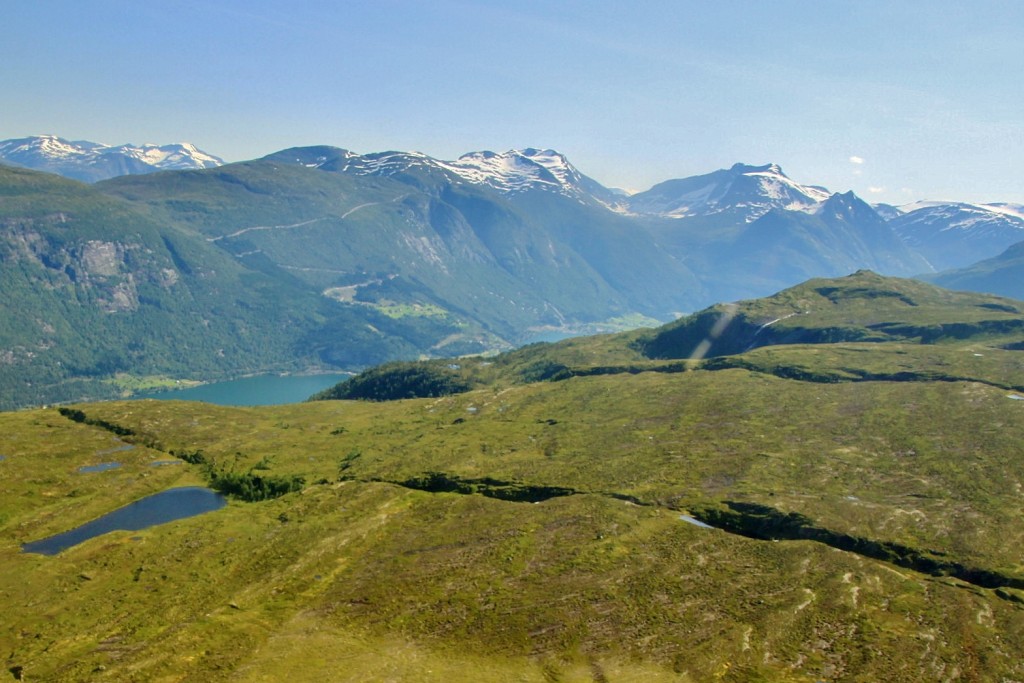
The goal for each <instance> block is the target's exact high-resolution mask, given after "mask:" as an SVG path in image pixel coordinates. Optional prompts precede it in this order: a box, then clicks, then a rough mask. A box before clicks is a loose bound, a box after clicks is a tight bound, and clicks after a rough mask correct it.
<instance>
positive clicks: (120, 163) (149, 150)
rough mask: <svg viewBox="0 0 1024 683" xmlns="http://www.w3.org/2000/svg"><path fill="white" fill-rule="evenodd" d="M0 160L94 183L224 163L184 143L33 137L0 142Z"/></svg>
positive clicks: (52, 136)
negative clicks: (116, 141)
mask: <svg viewBox="0 0 1024 683" xmlns="http://www.w3.org/2000/svg"><path fill="white" fill-rule="evenodd" d="M0 160H2V161H5V162H7V163H12V164H15V165H17V166H24V167H26V168H32V169H36V170H40V171H48V172H51V173H58V174H60V175H63V176H67V177H69V178H76V179H78V180H86V181H96V180H103V179H106V178H111V177H114V176H118V175H125V174H135V173H151V172H153V171H164V170H185V169H201V168H214V167H217V166H221V165H223V164H224V160H223V159H221V158H219V157H216V156H213V155H212V154H209V153H207V152H204V151H202V150H200V149H198V148H197V147H196V146H195V145H192V144H190V143H187V142H183V143H177V144H170V145H153V144H145V145H141V146H136V145H131V144H126V145H118V146H113V145H106V144H103V143H99V142H90V141H88V140H76V141H73V142H72V141H69V140H65V139H64V138H60V137H57V136H56V135H37V136H32V137H27V138H17V139H12V140H3V141H0Z"/></svg>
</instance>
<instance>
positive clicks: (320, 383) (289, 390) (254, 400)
mask: <svg viewBox="0 0 1024 683" xmlns="http://www.w3.org/2000/svg"><path fill="white" fill-rule="evenodd" d="M348 377H349V376H348V375H343V374H330V375H259V376H257V377H243V378H242V379H235V380H231V381H228V382H211V383H210V384H203V385H201V386H198V387H191V388H189V389H178V390H174V391H147V392H142V393H139V394H136V395H135V396H133V398H156V399H162V400H169V401H203V402H204V403H214V404H216V405H221V406H271V405H281V404H284V403H300V402H302V401H305V400H306V399H307V398H309V397H310V396H312V395H313V394H315V393H317V392H319V391H323V390H324V389H327V388H329V387H333V386H334V385H335V384H337V383H338V382H341V381H342V380H345V379H347V378H348Z"/></svg>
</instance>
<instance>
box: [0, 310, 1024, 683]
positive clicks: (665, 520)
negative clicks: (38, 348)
mask: <svg viewBox="0 0 1024 683" xmlns="http://www.w3.org/2000/svg"><path fill="white" fill-rule="evenodd" d="M1007 305H1009V304H1007ZM1011 336H1012V335H1011ZM633 338H635V335H634V336H633ZM626 339H627V341H628V338H626ZM1009 339H1010V337H1007V336H1003V337H984V338H977V339H967V340H958V341H950V342H948V343H942V344H930V345H921V344H912V343H910V342H909V341H908V340H907V339H904V340H901V341H898V342H872V343H865V342H861V343H860V345H856V344H855V345H838V346H835V345H829V344H814V345H796V346H773V347H766V348H762V349H757V350H755V351H753V352H751V353H748V354H743V355H741V356H733V357H730V358H731V359H732V360H733V361H740V360H742V361H744V363H746V364H747V365H746V366H744V365H743V364H742V363H739V362H737V363H736V364H735V366H733V367H722V366H720V365H716V364H715V363H716V362H720V361H721V359H709V360H708V361H705V363H707V364H709V365H707V366H704V365H701V364H699V363H692V362H691V363H690V364H689V365H687V364H686V363H683V362H680V361H644V360H643V359H642V357H641V356H640V355H639V352H638V351H637V350H636V349H635V348H632V349H631V348H630V347H629V346H621V347H620V346H619V342H620V341H621V340H620V339H619V338H617V337H614V336H613V337H600V338H596V339H594V340H592V341H589V342H588V341H587V340H572V341H571V342H568V343H566V344H564V345H545V346H540V347H534V348H532V349H526V350H522V351H520V352H517V353H518V354H519V355H518V356H517V357H516V358H518V360H515V361H506V360H505V359H503V358H499V359H497V360H495V361H494V364H493V365H490V366H486V365H485V366H483V367H481V368H477V371H478V372H479V373H485V372H490V371H492V369H494V368H496V367H498V368H500V367H501V364H502V363H506V362H507V363H509V367H513V368H520V369H521V368H524V367H529V366H530V363H532V362H546V363H555V362H561V364H562V365H563V366H564V367H566V368H570V369H571V370H573V372H570V373H569V374H568V375H561V376H558V377H555V376H552V377H549V378H547V381H534V382H524V381H522V376H521V375H520V376H519V379H516V380H515V381H512V380H511V379H508V378H509V377H512V375H508V376H506V377H505V378H504V379H503V378H502V377H500V376H498V378H497V379H496V380H494V381H490V380H488V381H489V382H490V383H489V384H488V383H487V382H485V381H484V379H483V375H482V374H481V375H480V378H479V382H480V384H479V388H476V389H471V390H469V391H466V392H463V393H459V394H456V395H449V396H440V397H433V398H423V399H413V400H400V401H389V402H377V403H370V402H356V401H319V402H314V403H307V404H301V405H293V406H282V407H274V408H248V409H233V408H224V407H215V406H205V405H200V404H188V403H175V402H151V401H144V402H131V403H105V404H92V405H82V406H78V407H77V408H78V409H79V410H81V411H82V412H83V413H84V416H85V418H86V421H85V422H76V421H73V420H70V419H68V418H67V417H65V416H64V415H62V414H60V413H59V412H57V411H26V412H20V413H6V414H0V454H2V455H4V456H5V458H4V460H3V461H0V488H2V489H3V491H2V493H3V495H2V496H0V568H2V571H0V600H2V601H3V604H4V605H5V619H4V620H3V622H2V624H0V647H2V648H3V652H6V653H10V654H9V655H8V659H7V667H8V668H10V669H12V670H13V669H15V668H17V667H21V668H20V669H18V671H20V672H22V674H23V675H24V676H25V677H26V679H28V680H32V678H33V677H34V678H35V679H37V680H57V681H61V680H66V681H77V680H85V679H88V680H112V681H113V680H117V681H122V680H139V681H142V680H161V681H186V680H187V681H274V680H282V679H288V680H299V681H319V680H335V681H362V680H445V681H479V680H494V681H523V680H525V681H550V680H563V681H576V680H579V681H593V680H596V681H602V680H609V681H622V680H625V681H639V680H643V681H648V680H652V681H659V680H666V681H705V680H708V681H713V680H726V681H729V680H732V681H751V680H755V681H756V680H761V681H822V680H825V681H879V680H884V681H921V680H951V681H988V680H1019V679H1021V678H1022V677H1024V665H1022V663H1021V662H1022V661H1024V656H1022V655H1024V645H1022V643H1024V590H1022V587H1024V556H1022V554H1021V551H1020V548H1021V547H1024V529H1021V527H1020V524H1019V520H1020V518H1021V515H1022V513H1024V509H1022V508H1024V493H1022V486H1024V447H1022V444H1024V419H1022V417H1024V415H1022V411H1024V400H1020V399H1019V398H1018V396H1019V394H1018V393H1017V391H1016V390H1013V389H1007V388H1005V387H1003V386H1000V383H1004V384H1012V385H1015V386H1020V385H1022V384H1024V380H1022V378H1021V376H1020V375H1021V372H1022V371H1021V368H1020V361H1017V360H1005V359H1016V358H1018V357H1019V356H1018V354H1019V353H1020V351H1016V350H1013V349H1012V348H1006V347H1008V346H1010V347H1012V342H1011V341H1009ZM1018 341H1019V340H1018ZM588 344H593V348H591V349H590V350H589V351H588V350H587V347H588ZM967 345H970V348H971V349H973V350H971V351H968V350H966V349H967ZM615 347H618V348H619V349H620V350H619V351H615V350H614V348H615ZM868 348H870V349H872V351H871V352H869V351H866V350H864V349H868ZM918 349H924V350H926V351H927V353H917V350H918ZM765 353H775V354H785V355H784V357H781V360H780V359H776V360H777V361H778V363H779V364H780V365H781V364H783V361H784V362H785V363H788V364H789V365H788V366H793V365H795V364H797V363H801V362H802V363H804V364H805V365H806V366H807V367H813V368H815V369H816V372H815V373H814V374H811V375H805V376H801V377H799V378H796V377H794V376H787V375H786V374H785V373H773V372H766V371H764V369H763V368H760V367H759V364H762V365H765V364H766V363H767V361H765V360H764V356H763V354H765ZM976 353H977V354H982V355H980V356H976V355H974V354H976ZM532 354H542V357H541V358H540V359H539V360H538V359H537V358H533V359H529V358H528V357H529V356H531V355H532ZM959 354H969V358H970V359H979V360H980V361H982V362H987V361H988V360H989V359H993V360H992V361H991V362H992V363H993V364H992V365H983V366H979V368H975V369H974V373H975V377H974V379H973V380H967V379H962V380H956V379H953V378H951V377H942V378H938V379H936V378H933V377H932V376H931V375H930V374H929V373H932V372H933V371H934V369H935V366H936V365H940V364H941V363H943V362H947V360H948V361H949V362H953V361H952V360H950V359H955V358H959ZM876 355H878V356H880V357H882V358H883V360H880V361H877V362H879V363H890V362H893V361H892V359H894V358H898V359H900V361H899V362H901V363H904V364H906V365H907V366H908V369H906V372H907V373H909V374H906V375H901V381H896V380H895V379H892V378H890V379H887V380H879V379H874V380H871V379H866V378H865V377H866V375H867V374H870V373H875V372H877V371H878V367H877V366H876V365H875V363H876V360H875V359H876ZM588 358H589V359H591V360H592V361H594V363H592V364H591V365H590V366H589V367H591V368H595V367H602V368H604V371H603V372H602V373H599V374H590V375H586V374H585V373H580V372H577V371H578V370H580V369H581V368H583V367H584V362H585V361H586V360H587V359H588ZM611 360H616V361H617V362H618V361H623V362H625V361H629V362H634V363H643V362H648V363H650V366H649V368H650V369H652V370H656V369H662V370H665V369H666V368H670V364H671V363H676V365H677V366H679V367H690V368H691V369H690V371H686V372H684V371H671V372H669V371H662V372H655V371H644V372H641V371H639V368H638V367H630V368H628V369H626V370H622V371H619V372H612V371H611V370H609V369H608V368H610V367H611V366H612V363H611V362H609V361H611ZM964 362H965V363H967V362H968V361H966V360H965V361H964ZM858 363H860V365H857V364H858ZM704 367H707V369H702V368H704ZM965 367H967V366H965ZM858 368H859V370H860V371H863V372H858ZM463 369H464V368H463V367H461V366H460V368H459V370H458V372H462V371H463ZM670 369H677V368H670ZM968 369H969V368H968ZM493 371H494V372H495V373H496V375H498V374H500V373H499V370H493ZM574 373H575V374H574ZM829 373H832V376H831V379H829V380H828V381H821V377H823V376H826V375H828V374H829ZM843 373H845V375H844V374H843ZM809 379H810V380H817V381H808V380H809ZM853 380H856V381H853ZM90 423H91V424H90ZM114 426H116V428H117V429H118V431H120V432H122V433H121V435H120V436H117V439H118V440H117V441H115V434H113V433H112V432H111V431H110V430H111V429H112V428H114ZM127 432H130V433H127ZM124 444H134V448H132V449H130V450H120V451H117V452H116V454H112V453H111V452H110V449H112V448H123V445H124ZM172 452H173V453H174V454H176V455H177V456H181V457H182V458H185V459H187V460H189V461H191V462H194V463H205V464H193V465H189V464H180V465H173V466H172V465H164V466H160V467H154V466H151V464H150V463H152V462H153V461H157V460H166V459H169V458H171V457H172V456H171V453H172ZM115 458H116V459H117V460H118V461H120V462H121V463H122V466H121V467H120V468H118V469H114V470H110V471H107V472H97V473H93V474H83V473H79V472H77V468H78V467H79V466H81V465H88V464H95V463H96V462H98V461H106V460H111V459H115ZM226 472H230V473H234V474H236V475H240V476H241V475H252V476H259V477H279V478H294V477H302V478H303V479H304V480H305V482H306V486H305V487H304V488H303V489H302V490H301V491H297V492H294V493H289V494H287V495H284V496H282V497H279V498H276V499H273V500H268V501H263V502H258V503H246V502H242V501H239V500H234V501H232V502H231V503H230V504H229V505H228V506H227V507H226V508H224V509H222V510H220V511H217V512H214V513H210V514H207V515H205V516H201V517H196V518H192V519H188V520H182V521H179V522H175V523H171V524H166V525H162V526H159V527H154V528H151V529H149V530H146V531H142V532H133V533H124V532H115V533H112V534H108V535H106V536H103V537H100V538H96V539H93V540H91V541H88V542H86V543H83V544H81V545H79V546H76V547H74V548H71V549H69V550H66V551H64V552H63V553H61V554H60V555H58V556H55V557H42V556H37V555H27V554H23V553H20V552H19V544H20V543H23V542H25V541H29V540H35V539H38V538H41V537H44V536H47V535H49V534H52V533H55V532H59V531H63V530H65V529H67V528H70V527H71V526H74V525H75V524H78V523H80V522H83V521H86V520H88V519H91V518H93V517H95V516H97V515H98V514H101V513H102V512H105V511H107V510H109V509H113V508H115V507H117V506H118V505H121V504H123V503H125V502H128V501H130V500H133V499H136V498H138V497H141V496H142V495H145V494H147V493H149V492H152V491H155V490H159V489H162V488H165V487H168V486H172V485H182V484H194V483H197V482H201V481H203V480H210V478H216V477H217V476H218V475H223V474H224V473H226ZM682 513H689V514H690V515H693V516H696V517H700V518H701V519H705V520H706V521H713V522H716V523H718V524H719V525H720V526H722V527H725V528H723V529H705V528H700V527H697V526H695V525H692V524H688V523H686V522H685V521H683V520H682V519H680V514H682ZM726 529H728V530H726ZM770 539H774V540H775V542H773V541H772V540H770ZM844 544H845V545H844ZM962 570H967V571H962Z"/></svg>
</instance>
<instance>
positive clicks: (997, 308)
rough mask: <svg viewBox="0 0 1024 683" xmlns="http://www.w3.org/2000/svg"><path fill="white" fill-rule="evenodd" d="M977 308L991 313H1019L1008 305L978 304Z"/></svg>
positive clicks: (1015, 308) (1018, 310) (1017, 309)
mask: <svg viewBox="0 0 1024 683" xmlns="http://www.w3.org/2000/svg"><path fill="white" fill-rule="evenodd" d="M978 307H979V308H987V309H989V310H991V311H1002V312H1004V313H1020V309H1019V308H1017V307H1016V306H1011V305H1009V304H995V303H984V304H978Z"/></svg>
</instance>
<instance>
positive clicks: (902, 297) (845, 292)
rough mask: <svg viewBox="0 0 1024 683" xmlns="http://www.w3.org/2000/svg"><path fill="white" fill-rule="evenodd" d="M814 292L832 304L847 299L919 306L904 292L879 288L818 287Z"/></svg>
mask: <svg viewBox="0 0 1024 683" xmlns="http://www.w3.org/2000/svg"><path fill="white" fill-rule="evenodd" d="M814 291H816V292H817V293H818V294H820V295H822V296H823V297H825V298H826V299H828V300H829V301H832V302H837V301H841V300H846V299H896V300H897V301H900V302H902V303H905V304H906V305H908V306H917V302H916V301H914V300H913V299H911V298H910V297H909V296H907V295H906V294H904V293H903V292H898V291H894V290H891V289H880V288H878V287H817V288H816V289H815V290H814Z"/></svg>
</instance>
